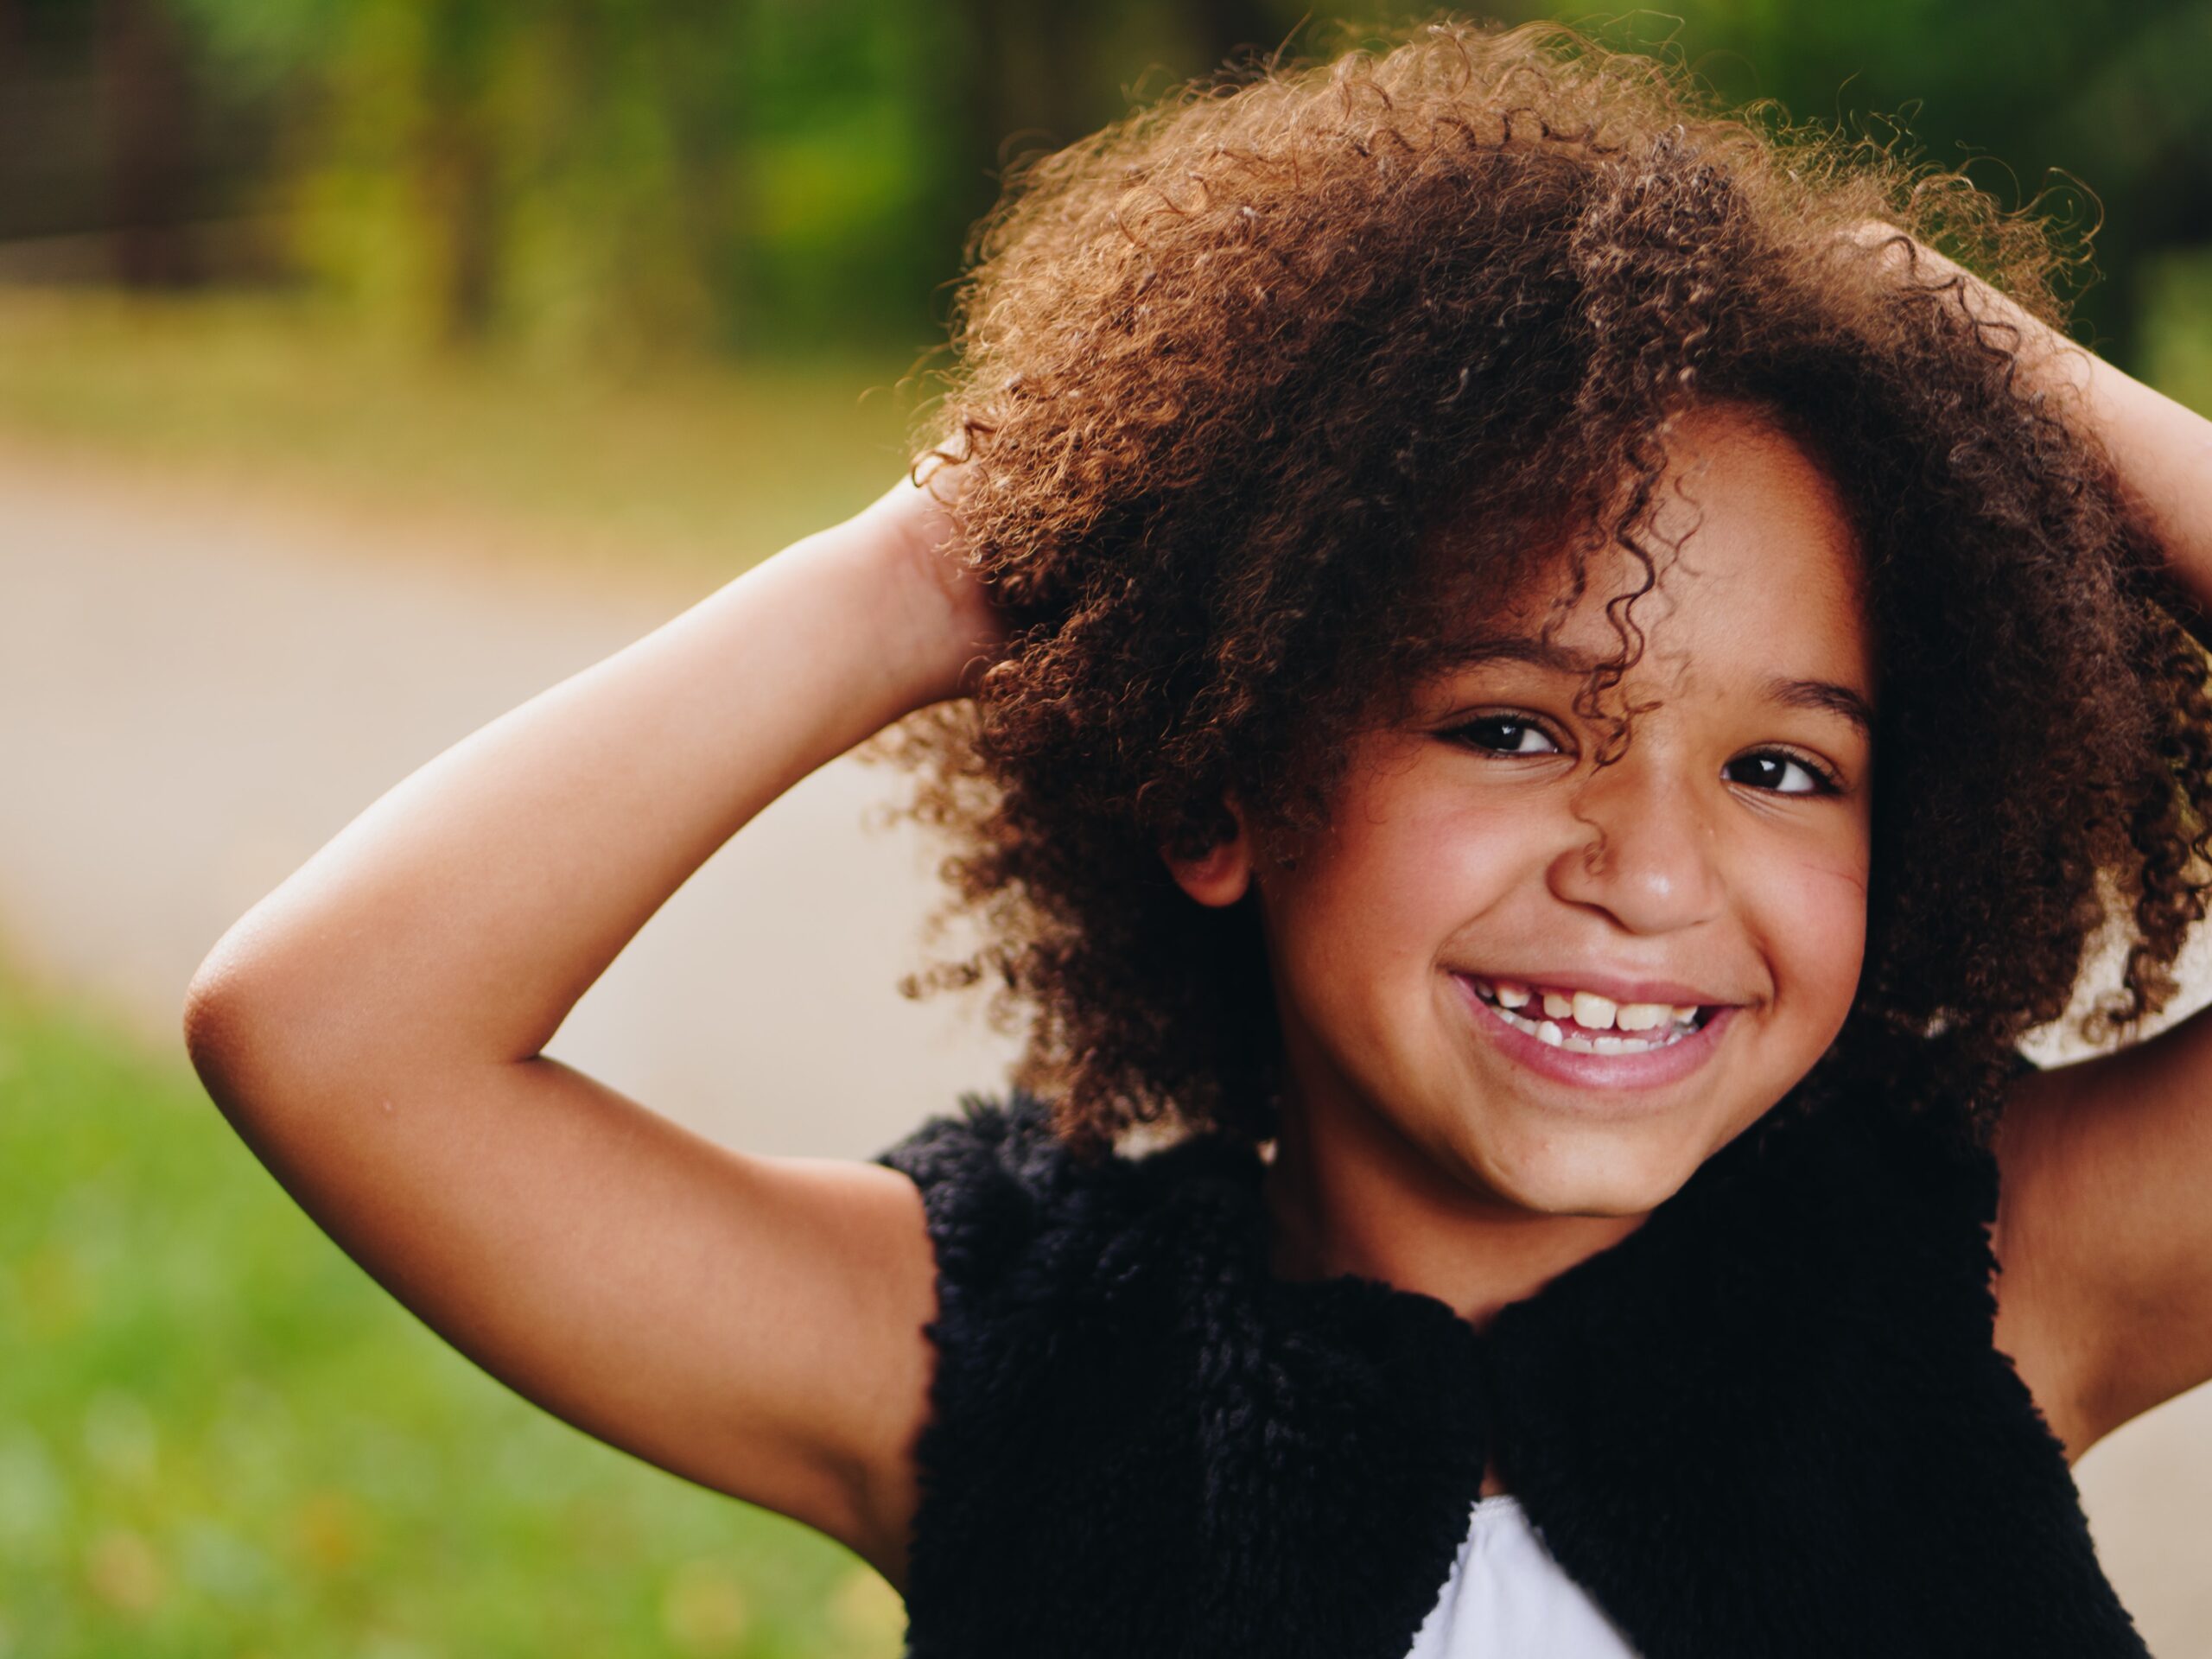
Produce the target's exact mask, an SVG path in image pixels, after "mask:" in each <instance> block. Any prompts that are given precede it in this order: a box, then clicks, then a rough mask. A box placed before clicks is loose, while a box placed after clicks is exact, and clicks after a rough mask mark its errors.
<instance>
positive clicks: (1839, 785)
mask: <svg viewBox="0 0 2212 1659" xmlns="http://www.w3.org/2000/svg"><path fill="white" fill-rule="evenodd" d="M1478 726H1515V727H1520V728H1524V729H1526V730H1529V731H1532V732H1535V733H1537V734H1540V735H1541V736H1542V737H1543V738H1544V739H1545V740H1546V741H1548V742H1552V743H1557V742H1559V740H1558V739H1557V738H1556V737H1554V736H1553V735H1552V734H1551V733H1550V732H1549V731H1548V730H1546V729H1545V728H1544V724H1543V722H1542V721H1539V720H1535V719H1533V718H1530V717H1529V716H1527V715H1509V714H1496V715H1477V716H1476V717H1475V718H1474V719H1472V720H1468V721H1461V722H1460V723H1459V725H1457V726H1452V727H1447V728H1446V729H1445V730H1444V731H1443V732H1442V733H1441V734H1440V735H1442V736H1445V737H1448V738H1452V739H1465V736H1466V734H1468V733H1470V732H1471V731H1473V730H1474V729H1475V728H1477V727H1478ZM1470 747H1473V748H1474V749H1476V751H1477V752H1478V753H1484V754H1490V755H1494V756H1496V757H1497V758H1498V759H1499V760H1525V759H1530V758H1533V757H1529V756H1524V755H1516V753H1513V752H1512V751H1510V750H1504V749H1493V748H1489V747H1485V746H1484V745H1481V744H1471V745H1470ZM1561 747H1564V746H1563V745H1562V746H1561ZM1760 756H1767V757H1771V758H1778V759H1780V760H1788V761H1794V762H1795V763H1796V765H1798V766H1802V767H1803V768H1804V769H1805V772H1806V775H1807V776H1808V777H1809V778H1811V779H1812V780H1813V784H1814V787H1813V788H1811V789H1768V788H1766V787H1765V786H1764V785H1760V784H1749V785H1745V787H1746V788H1749V789H1757V790H1759V791H1762V792H1763V793H1765V794H1769V795H1840V794H1842V793H1843V781H1842V779H1840V778H1839V777H1838V776H1837V775H1836V773H1835V771H1834V768H1833V767H1831V766H1828V765H1827V763H1826V762H1824V761H1821V760H1815V758H1814V757H1813V756H1811V755H1809V754H1808V753H1805V752H1804V751H1803V750H1802V749H1793V748H1789V747H1784V746H1783V745H1780V744H1769V745H1767V746H1766V747H1764V748H1758V749H1752V750H1750V751H1748V752H1747V753H1745V754H1743V755H1741V756H1738V759H1739V760H1755V759H1758V757H1760ZM1731 764H1733V762H1731Z"/></svg>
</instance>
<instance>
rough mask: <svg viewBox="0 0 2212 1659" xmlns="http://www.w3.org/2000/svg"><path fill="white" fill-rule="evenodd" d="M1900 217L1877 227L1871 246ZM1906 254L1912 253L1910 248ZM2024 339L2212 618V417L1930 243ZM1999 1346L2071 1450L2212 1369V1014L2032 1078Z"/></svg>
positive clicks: (2021, 1117)
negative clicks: (2069, 334) (2126, 369)
mask: <svg viewBox="0 0 2212 1659" xmlns="http://www.w3.org/2000/svg"><path fill="white" fill-rule="evenodd" d="M1899 234H1900V233H1899V232H1897V231H1896V230H1895V229H1894V227H1891V226H1882V225H1873V226H1864V227H1862V228H1861V232H1860V235H1861V240H1862V242H1865V243H1866V244H1867V245H1885V244H1894V239H1895V238H1897V237H1898V235H1899ZM1902 253H1903V248H1902V245H1892V246H1891V257H1893V258H1897V259H1900V260H1901V257H1902ZM1918 253H1919V258H1920V261H1921V264H1922V270H1923V278H1922V280H1931V279H1937V278H1941V277H1951V276H1956V277H1959V278H1961V298H1962V299H1963V300H1964V302H1966V303H1967V305H1968V306H1969V307H1971V308H1972V309H1973V310H1974V313H1975V314H1976V315H1980V316H1982V317H1985V318H1987V319H1989V320H1991V321H1998V322H2001V323H2003V324H2005V326H2007V327H2011V328H2012V329H2015V330H2017V331H2018V337H2019V340H2020V352H2021V360H2022V367H2023V370H2024V372H2026V373H2027V374H2028V375H2029V376H2030V377H2031V385H2039V386H2040V387H2041V389H2042V390H2043V391H2044V393H2045V395H2046V396H2048V397H2050V399H2051V400H2052V404H2053V406H2054V407H2055V409H2056V410H2057V411H2058V412H2060V414H2061V416H2062V418H2064V419H2066V420H2068V421H2069V422H2071V423H2078V425H2079V427H2080V428H2081V429H2082V430H2084V431H2085V432H2087V433H2088V435H2092V436H2094V438H2095V439H2096V441H2097V442H2100V443H2101V444H2102V445H2103V447H2104V448H2105V450H2106V452H2107V454H2109V455H2110V456H2111V457H2112V460H2113V465H2114V467H2116V468H2117V470H2118V472H2119V475H2120V485H2121V487H2122V488H2123V489H2124V490H2125V491H2126V493H2127V494H2128V495H2129V497H2130V498H2131V499H2132V500H2133V505H2134V506H2135V508H2136V510H2137V511H2138V512H2140V513H2141V515H2142V516H2143V518H2144V521H2145V524H2146V525H2147V527H2148V528H2149V529H2150V530H2151V531H2152V532H2153V533H2154V534H2156V535H2157V537H2158V539H2159V542H2160V543H2161V545H2162V546H2163V547H2164V550H2165V551H2166V555H2167V557H2168V559H2169V561H2170V562H2171V568H2172V569H2173V573H2174V575H2175V576H2176V577H2177V579H2178V580H2179V582H2181V584H2182V586H2183V588H2185V589H2187V590H2188V592H2189V594H2190V596H2191V597H2192V598H2193V599H2194V600H2195V601H2196V603H2197V604H2198V605H2200V606H2201V607H2204V608H2205V609H2206V610H2207V611H2212V421H2207V420H2205V419H2204V418H2203V417H2202V416H2200V415H2198V414H2196V412H2194V411H2193V410H2189V409H2186V408H2184V407H2183V405H2181V404H2177V403H2176V402H2174V401H2173V399H2171V397H2165V396H2164V395H2163V394H2162V393H2160V392H2158V391H2153V390H2152V388H2150V387H2148V386H2146V385H2143V384H2142V383H2141V382H2140V381H2139V380H2136V379H2134V378H2132V377H2131V376H2129V375H2127V374H2126V373H2123V372H2121V371H2120V370H2119V369H2117V368H2115V367H2113V365H2111V364H2109V363H2107V362H2106V361H2105V360H2104V359H2101V358H2100V357H2097V356H2095V355H2094V353H2090V352H2088V351H2087V350H2085V349H2083V348H2082V346H2077V345H2075V344H2074V343H2073V342H2072V341H2070V340H2064V339H2062V338H2061V337H2060V336H2058V335H2057V334H2054V333H2053V332H2052V331H2051V330H2050V328H2048V327H2045V326H2044V324H2043V323H2041V322H2039V321H2037V320H2036V319H2035V318H2033V317H2031V316H2030V315H2028V314H2027V313H2026V312H2024V311H2023V310H2022V309H2020V308H2019V307H2018V306H2016V305H2014V304H2013V303H2012V302H2011V301H2010V300H2008V299H2006V298H2005V297H2004V296H2002V295H2000V294H1999V293H1998V292H1997V291H1996V290H1995V289H1992V288H1990V287H1989V286H1988V285H1987V284H1986V283H1982V282H1980V281H1979V280H1978V279H1977V278H1975V277H1972V276H1970V275H1968V274H1967V273H1966V272H1964V271H1962V270H1960V268H1959V267H1958V266H1957V265H1955V264H1953V263H1952V262H1951V261H1949V260H1948V259H1945V258H1943V257H1942V256H1941V255H1940V254H1937V253H1936V252H1934V251H1932V250H1929V249H1928V248H1926V247H1924V246H1923V247H1920V248H1919V249H1918ZM1997 1155H1998V1160H1999V1170H2000V1173H2001V1175H2002V1182H2001V1188H2000V1202H1999V1213H1998V1217H1997V1225H1996V1228H1995V1230H1994V1232H1993V1244H1994V1246H1995V1248H1996V1250H1997V1254H1998V1259H1999V1262H2001V1263H2002V1266H2003V1272H2002V1273H2001V1274H2000V1275H1999V1283H1998V1345H1999V1347H2000V1348H2002V1349H2003V1350H2004V1351H2005V1352H2007V1353H2009V1354H2011V1355H2012V1356H2013V1357H2014V1359H2015V1360H2016V1362H2017V1363H2018V1367H2019V1370H2020V1373H2021V1376H2022V1377H2023V1378H2024V1380H2025V1381H2026V1382H2027V1383H2028V1384H2029V1386H2030V1389H2031V1390H2032V1392H2033V1393H2034V1394H2035V1395H2036V1398H2037V1402H2038V1403H2039V1404H2040V1405H2041V1406H2042V1407H2043V1408H2044V1415H2045V1417H2046V1418H2047V1419H2048V1420H2049V1421H2050V1426H2051V1427H2052V1429H2053V1431H2054V1432H2055V1433H2057V1434H2058V1436H2059V1437H2060V1439H2061V1440H2063V1441H2064V1442H2065V1443H2066V1446H2067V1450H2068V1452H2069V1455H2070V1456H2073V1457H2079V1456H2080V1455H2081V1454H2082V1452H2085V1451H2087V1450H2088V1447H2089V1446H2091V1445H2093V1444H2094V1442H2095V1441H2096V1440H2099V1439H2101V1438H2102V1437H2103V1436H2104V1435H2106V1434H2107V1433H2110V1432H2111V1431H2112V1430H2113V1429H2115V1428H2117V1427H2120V1424H2122V1423H2124V1422H2126V1421H2128V1420H2129V1419H2131V1418H2133V1417H2135V1416H2137V1415H2139V1414H2141V1413H2143V1412H2145V1411H2148V1410H2149V1409H2150V1408H2152V1407H2153V1406H2155V1405H2158V1404H2159V1403H2160V1402H2164V1401H2165V1400H2169V1399H2171V1398H2172V1397H2173V1396H2174V1395H2177V1394H2180V1393H2182V1392H2183V1391H2184V1390H2186V1389H2190V1388H2193V1387H2195V1386H2196V1385H2197V1384H2198V1383H2202V1382H2204V1381H2206V1380H2207V1379H2209V1378H2212V1205H2207V1204H2206V1203H2205V1201H2204V1193H2205V1192H2206V1190H2207V1188H2208V1186H2212V1020H2208V1018H2207V1016H2206V1014H2196V1015H2194V1016H2192V1017H2191V1018H2190V1019H2187V1020H2183V1021H2182V1022H2181V1023H2179V1024H2178V1025H2177V1026H2175V1027H2172V1028H2171V1029H2170V1030H2167V1031H2164V1032H2162V1033H2159V1034H2158V1036H2156V1037H2153V1038H2152V1039H2149V1040H2147V1041H2145V1042H2144V1043H2141V1044H2139V1045H2137V1046H2133V1047H2132V1048H2129V1049H2126V1050H2123V1051H2121V1052H2119V1053H2116V1054H2111V1055H2104V1056H2100V1057H2098V1058H2094V1059H2089V1060H2085V1061H2082V1062H2081V1063H2079V1064H2077V1065H2067V1066H2061V1067H2058V1068H2056V1069H2054V1070H2051V1071H2044V1072H2038V1073H2035V1074H2031V1075H2030V1076H2028V1077H2023V1078H2022V1079H2021V1080H2020V1081H2019V1082H2018V1084H2016V1085H2015V1087H2014V1090H2013V1093H2012V1098H2011V1099H2010V1100H2009V1102H2008V1103H2007V1104H2006V1108H2005V1121H2004V1123H2003V1126H2002V1128H2001V1130H2000V1132H1999V1138H1998V1143H1997Z"/></svg>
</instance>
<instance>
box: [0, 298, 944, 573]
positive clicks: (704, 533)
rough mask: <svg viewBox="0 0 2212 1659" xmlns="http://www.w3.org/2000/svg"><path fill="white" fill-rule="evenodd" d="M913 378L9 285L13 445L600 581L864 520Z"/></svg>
mask: <svg viewBox="0 0 2212 1659" xmlns="http://www.w3.org/2000/svg"><path fill="white" fill-rule="evenodd" d="M926 343H927V342H918V345H917V354H918V352H919V350H920V348H921V346H924V345H926ZM912 366H913V359H912V357H911V356H910V357H906V358H901V357H898V356H896V355H890V356H886V355H882V354H878V355H875V356H873V357H863V356H858V355H855V356H853V357H851V358H849V359H842V360H837V359H815V360H809V361H807V362H804V363H765V362H764V363H759V364H753V365H712V364H689V365H658V366H655V367H652V368H650V369H648V368H639V369H637V370H634V371H632V372H628V373H623V374H617V373H613V372H607V371H604V370H602V371H599V372H590V373H587V372H581V371H578V370H575V369H573V368H564V367H562V366H560V365H551V364H543V363H531V362H529V361H526V360H524V359H519V358H517V357H514V356H512V355H502V354H499V353H479V354H474V355H467V356H444V357H440V356H435V355H429V354H425V353H423V352H421V351H419V350H414V349H409V348H404V347H403V346H399V345H397V344H395V343H393V342H391V341H390V340H381V339H379V338H378V336H376V335H375V334H372V333H370V332H368V331H366V330H364V329H362V328H360V327H356V326H353V325H352V324H350V323H349V322H347V321H346V320H345V319H343V318H342V317H340V316H338V315H333V314H331V313H329V312H328V311H327V310H323V309H319V308H316V307H315V305H314V304H312V303H310V302H303V301H298V300H287V299H283V298H278V297H270V296H251V295H248V296H238V295H211V296H197V297H191V298H184V299H171V300H148V299H143V298H132V297H128V296H121V295H118V294H112V293H106V292H101V291H70V290H41V289H0V439H5V440H12V441H14V442H17V443H28V444H30V445H34V446H40V447H45V448H58V449H61V450H66V451H71V452H75V453H78V454H85V455H88V456H91V457H94V458H96V459H98V460H99V461H105V462H123V463H128V464H131V465H135V466H138V467H150V468H154V469H156V470H159V471H164V472H169V473H184V474H194V475H197V476H200V477H204V478H212V479H214V480H219V481H222V482H224V483H226V484H238V485H242V486H245V487H247V488H249V489H257V490H264V491H269V492H273V493H279V494H289V495H295V496H302V497H305V498H306V499H309V500H311V501H312V502H313V503H315V505H321V506H324V507H327V508H330V509H333V510H335V511H337V512H341V513H342V512H346V511H347V510H348V509H357V510H360V511H363V512H374V513H376V514H378V515H379V518H381V517H382V516H383V515H385V514H388V513H390V512H393V511H395V510H397V512H400V513H401V514H403V515H404V514H406V513H409V512H417V513H423V514H426V515H429V516H432V517H441V516H442V517H446V518H453V519H455V520H456V521H458V525H459V527H460V528H461V531H462V532H463V534H464V535H465V534H467V532H468V531H471V530H475V531H480V532H483V533H486V534H493V535H496V536H497V537H498V538H499V539H501V540H503V541H520V542H522V543H524V544H526V545H527V546H528V547H529V548H530V549H531V552H532V554H533V556H542V557H544V558H547V559H576V560H581V561H582V562H585V563H590V564H593V565H595V566H602V567H603V566H608V565H618V566H619V565H620V564H622V563H646V564H652V565H659V566H667V565H671V564H672V565H675V566H677V567H679V568H682V569H686V570H687V571H689V570H694V569H696V570H722V571H728V572H730V573H733V574H734V572H735V571H736V570H738V569H743V568H744V567H746V566H747V565H748V564H750V563H753V562H754V561H756V560H759V559H760V558H764V557H766V556H767V555H768V554H770V553H772V552H774V551H775V550H777V549H778V548H779V547H782V546H785V545H786V544H787V543H791V542H792V541H795V540H797V539H798V537H800V536H803V535H804V534H806V533H807V532H808V531H811V530H815V529H817V528H819V527H820V526H822V525H823V524H829V523H831V522H834V521H835V520H836V519H837V518H843V517H844V516H846V515H847V514H849V513H851V512H855V511H857V510H858V509H859V508H861V506H863V505H866V504H867V503H868V501H869V500H871V499H874V497H875V496H876V495H878V494H880V493H881V492H882V491H883V490H885V489H886V488H887V487H888V486H890V484H891V483H892V482H893V480H895V479H896V478H897V476H898V474H899V471H900V469H901V468H902V467H904V466H905V464H906V460H907V458H908V456H907V450H906V435H907V431H908V428H909V424H910V419H911V416H912V413H913V410H914V407H915V404H916V402H917V400H918V396H919V395H920V394H919V389H918V387H917V386H915V385H912V384H908V385H901V383H900V377H901V376H903V375H905V374H906V372H907V371H909V370H910V369H911V368H912Z"/></svg>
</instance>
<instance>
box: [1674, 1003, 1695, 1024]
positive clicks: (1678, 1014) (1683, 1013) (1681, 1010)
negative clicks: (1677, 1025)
mask: <svg viewBox="0 0 2212 1659" xmlns="http://www.w3.org/2000/svg"><path fill="white" fill-rule="evenodd" d="M1673 1013H1674V1015H1675V1019H1677V1020H1694V1019H1696V1018H1697V1004H1696V1003H1694V1002H1692V1003H1690V1004H1688V1006H1687V1007H1678V1008H1675V1009H1674V1010H1673Z"/></svg>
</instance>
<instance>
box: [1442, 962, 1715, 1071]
mask: <svg viewBox="0 0 2212 1659" xmlns="http://www.w3.org/2000/svg"><path fill="white" fill-rule="evenodd" d="M1452 982H1454V983H1455V984H1456V985H1457V986H1458V987H1459V991H1460V994H1461V996H1462V998H1463V1000H1464V1001H1465V1003H1466V1005H1467V1007H1468V1009H1469V1011H1470V1012H1471V1014H1473V1015H1474V1019H1475V1024H1476V1026H1477V1027H1478V1029H1480V1030H1481V1031H1482V1032H1483V1033H1484V1034H1485V1035H1486V1036H1488V1037H1489V1038H1490V1039H1491V1040H1492V1041H1493V1042H1494V1043H1495V1045H1496V1046H1497V1048H1498V1049H1499V1050H1500V1051H1501V1052H1503V1053H1504V1054H1505V1055H1506V1056H1507V1057H1508V1058H1510V1059H1513V1060H1515V1061H1517V1062H1518V1063H1520V1064H1521V1065H1524V1066H1526V1067H1528V1068H1529V1070H1530V1071H1536V1072H1539V1073H1541V1075H1543V1076H1545V1077H1552V1078H1555V1079H1557V1080H1559V1081H1560V1082H1564V1083H1573V1084H1580V1085H1582V1086H1584V1087H1586V1088H1595V1089H1650V1088H1656V1087H1658V1086H1660V1085H1662V1084H1669V1083H1675V1082H1678V1081H1680V1080H1681V1078H1683V1077H1688V1076H1689V1075H1690V1074H1691V1073H1692V1072H1694V1071H1697V1070H1698V1068H1699V1067H1700V1066H1702V1065H1704V1064H1705V1063H1706V1062H1707V1060H1708V1059H1710V1058H1712V1057H1713V1052H1714V1051H1715V1050H1716V1049H1718V1048H1719V1044H1720V1039H1721V1037H1722V1035H1723V1034H1724V1033H1725V1032H1726V1029H1727V1027H1728V1025H1729V1024H1730V1022H1731V1021H1732V1019H1733V1017H1734V1015H1735V1014H1736V1012H1737V1010H1736V1008H1735V1007H1734V1006H1733V1005H1732V1004H1726V1003H1719V1004H1715V1003H1620V1002H1616V1001H1612V1000H1611V999H1610V998H1607V997H1604V996H1599V995H1594V994H1592V993H1590V992H1587V991H1575V992H1567V991H1566V990H1564V989H1554V990H1547V989H1546V988H1542V987H1540V986H1529V985H1516V984H1514V983H1512V982H1507V981H1495V982H1494V981H1491V980H1486V979H1482V978H1478V977H1477V976H1473V975H1469V974H1461V973H1454V974H1453V975H1452Z"/></svg>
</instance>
